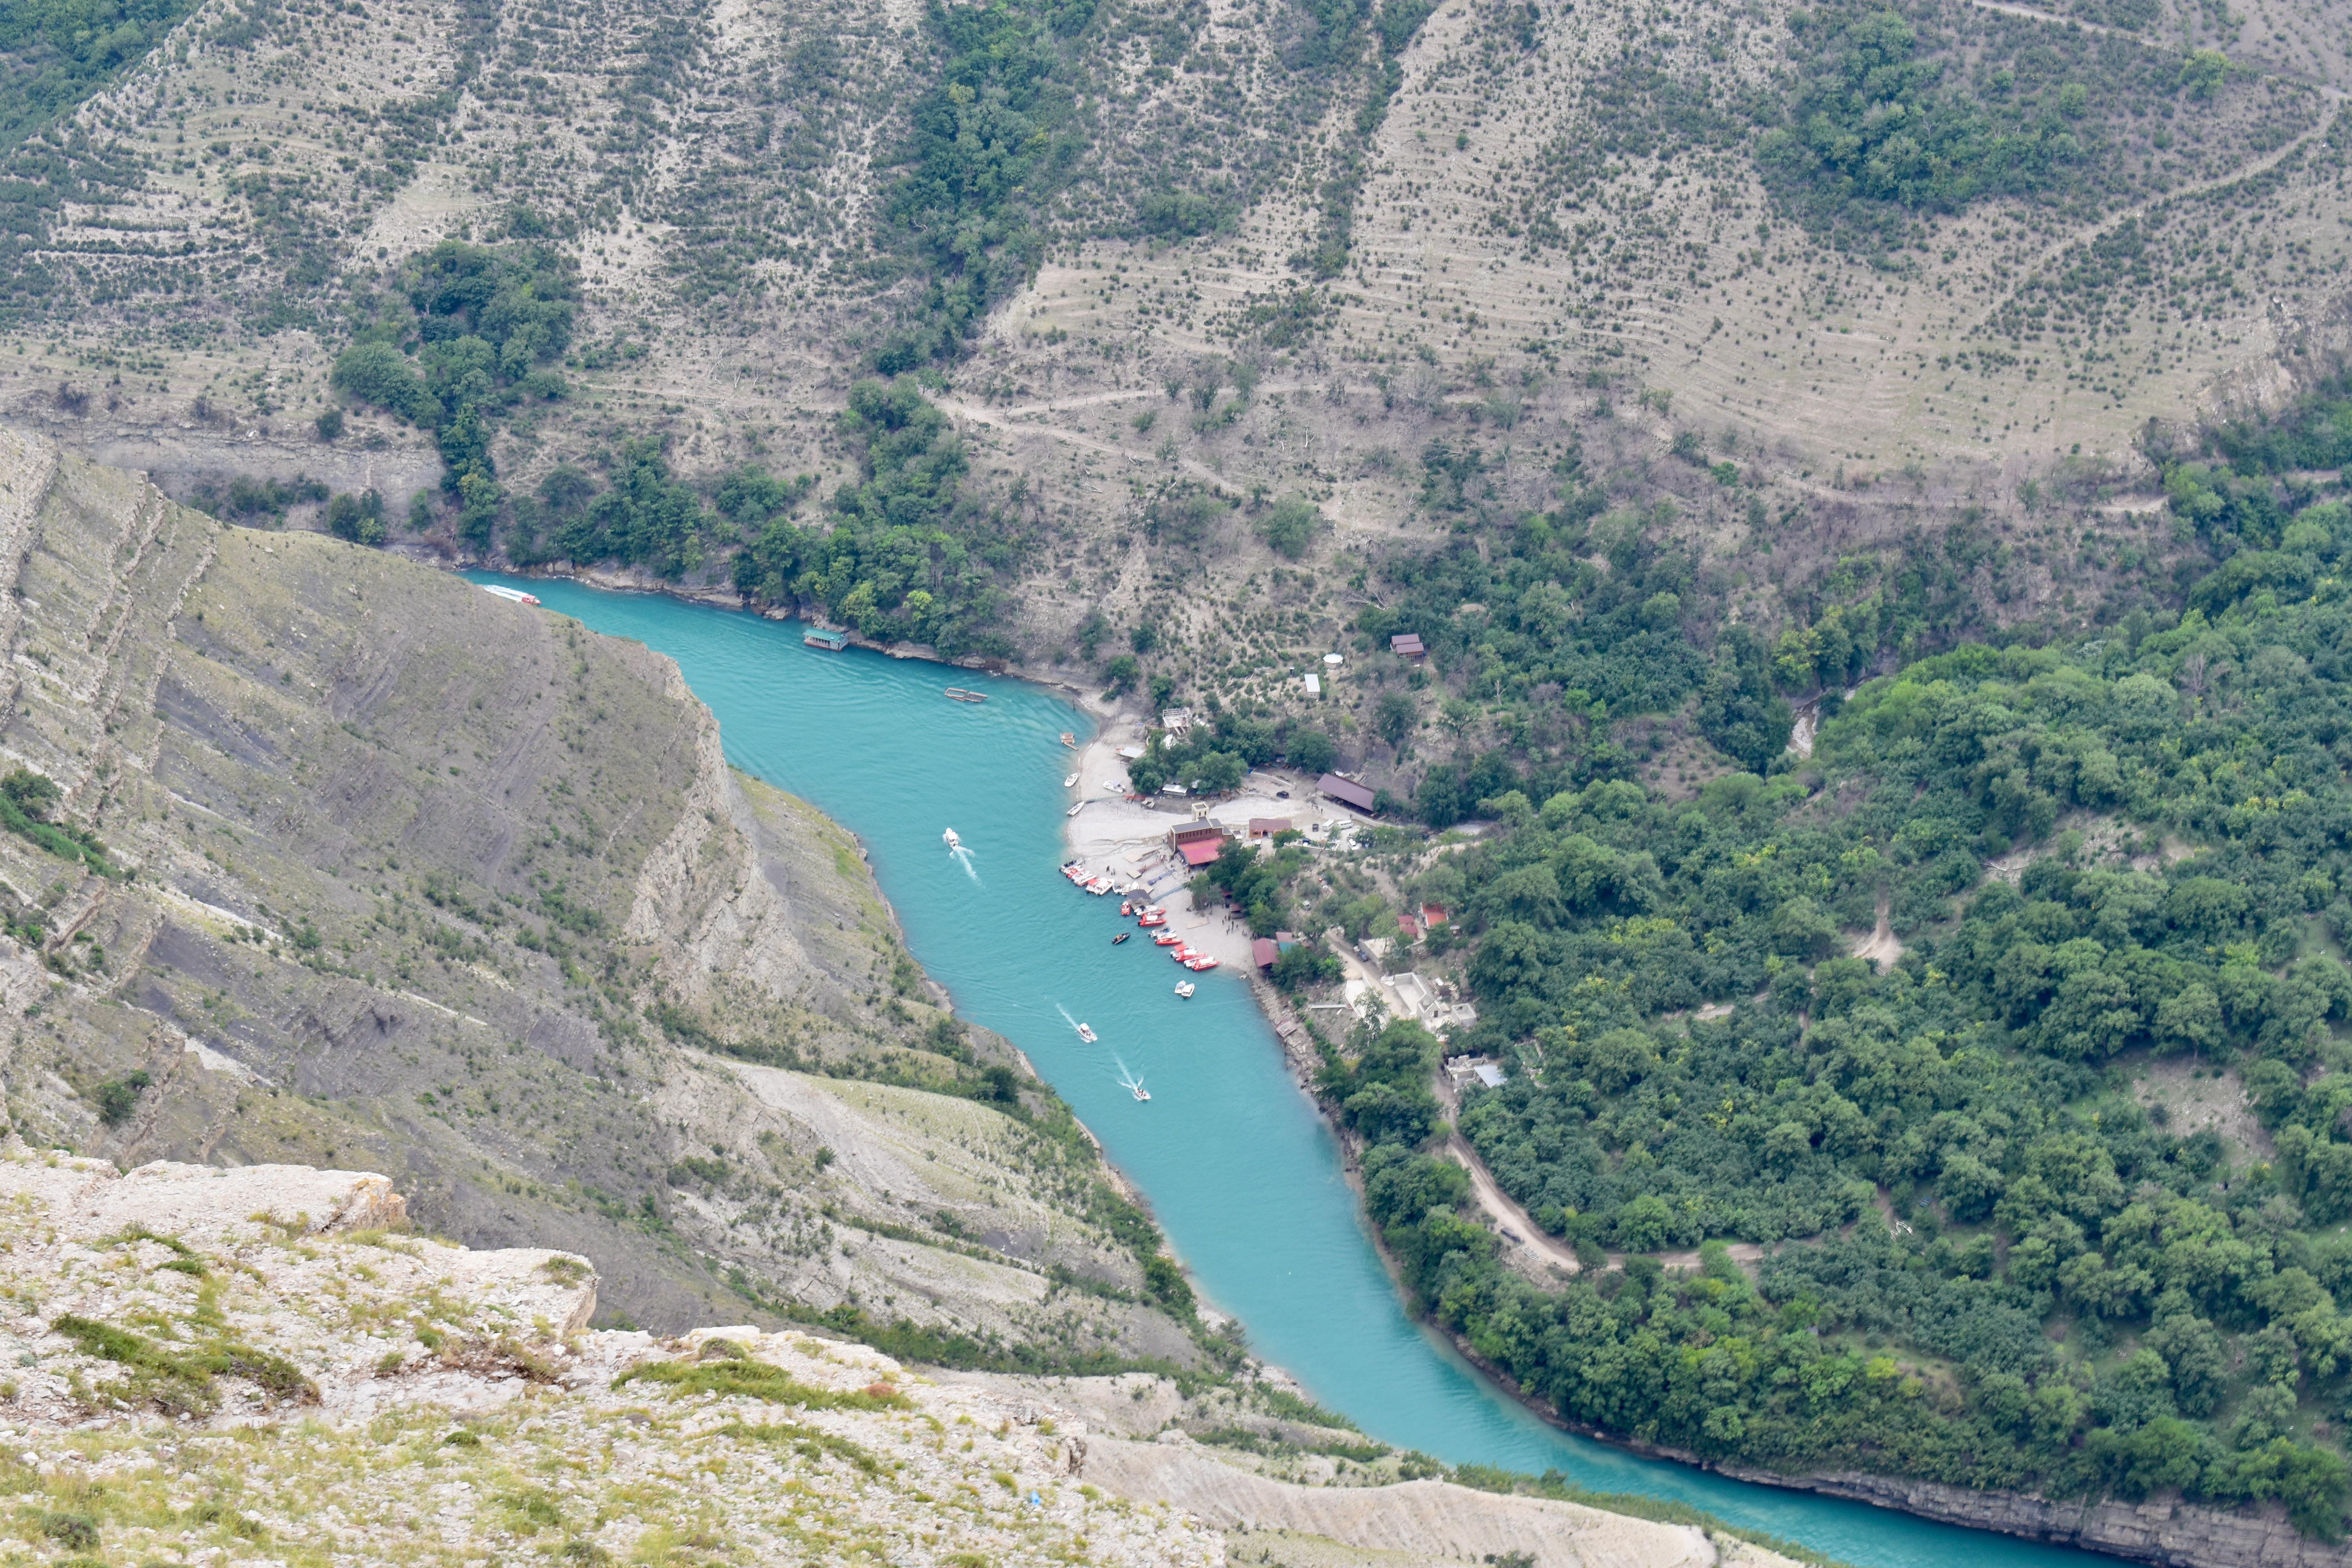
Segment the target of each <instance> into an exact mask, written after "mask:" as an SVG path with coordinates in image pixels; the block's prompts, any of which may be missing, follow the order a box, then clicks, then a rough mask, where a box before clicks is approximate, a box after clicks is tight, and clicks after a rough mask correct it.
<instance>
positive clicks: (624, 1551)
mask: <svg viewBox="0 0 2352 1568" xmlns="http://www.w3.org/2000/svg"><path fill="white" fill-rule="evenodd" d="M400 1203H401V1200H400V1198H399V1197H398V1196H397V1195H395V1194H394V1192H393V1189H392V1186H391V1184H389V1183H388V1182H387V1181H386V1180H385V1179H384V1178H383V1177H382V1176H380V1175H373V1174H369V1173H358V1172H350V1171H320V1170H313V1169H310V1168H306V1167H300V1166H290V1165H257V1166H248V1167H246V1168H244V1169H242V1170H236V1171H222V1170H217V1169H207V1168H205V1167H200V1166H191V1165H181V1164H167V1163H157V1164H152V1165H146V1166H142V1167H140V1168H139V1169H137V1170H134V1171H132V1172H131V1173H129V1174H127V1175H118V1174H117V1173H115V1171H114V1170H113V1168H112V1167H110V1166H109V1165H107V1164H105V1163H102V1162H99V1161H95V1160H80V1159H72V1158H60V1157H57V1156H43V1155H38V1154H36V1153H34V1152H30V1151H28V1150H26V1148H25V1147H24V1146H23V1145H22V1144H15V1145H13V1146H11V1147H9V1148H8V1149H6V1150H5V1151H0V1301H5V1302H8V1303H11V1304H13V1308H14V1310H12V1311H9V1312H0V1347H5V1348H7V1349H10V1350H13V1351H14V1352H15V1358H14V1359H15V1362H16V1368H15V1370H14V1371H13V1373H12V1375H11V1377H10V1380H9V1381H7V1382H6V1383H5V1384H0V1420H5V1422H6V1423H7V1426H6V1441H5V1451H0V1484H5V1486H6V1487H7V1489H9V1491H10V1492H11V1494H12V1495H13V1496H14V1497H15V1498H16V1501H17V1503H18V1505H19V1508H20V1514H19V1517H20V1518H21V1519H23V1520H25V1521H28V1528H29V1529H31V1530H32V1531H34V1532H35V1533H36V1535H37V1537H38V1538H40V1539H43V1540H46V1541H48V1542H54V1543H56V1544H57V1545H58V1547H59V1548H61V1549H68V1550H71V1551H73V1552H76V1553H77V1554H79V1555H80V1556H81V1557H83V1558H84V1559H85V1560H87V1559H89V1558H91V1557H99V1556H100V1554H101V1553H103V1554H104V1555H103V1557H102V1560H105V1561H118V1560H119V1561H130V1560H132V1559H133V1558H134V1557H135V1558H137V1559H138V1560H141V1561H148V1560H158V1561H160V1560H170V1561H174V1562H192V1563H201V1562H206V1561H220V1560H225V1559H226V1560H238V1561H257V1560H259V1559H257V1558H256V1557H255V1556H254V1555H253V1553H254V1552H255V1550H256V1549H257V1548H259V1549H263V1550H266V1551H267V1552H268V1554H269V1555H270V1556H271V1557H277V1558H283V1559H296V1560H300V1561H305V1562H310V1561H323V1562H331V1563H349V1564H353V1565H354V1568H356V1565H358V1564H363V1563H391V1562H408V1561H412V1560H415V1561H435V1562H439V1561H460V1560H466V1561H472V1560H478V1559H480V1558H482V1557H484V1556H488V1557H489V1558H490V1559H492V1560H495V1561H500V1562H508V1561H553V1562H577V1563H604V1562H619V1561H629V1562H644V1563H661V1562H669V1563H687V1562H693V1563H704V1562H711V1561H719V1562H730V1563H738V1562H740V1563H759V1564H767V1563H779V1564H782V1563H791V1564H798V1563H806V1562H850V1561H860V1560H864V1559H866V1558H869V1557H870V1558H871V1559H873V1560H876V1561H888V1562H892V1563H907V1564H909V1565H918V1564H919V1565H923V1568H933V1565H939V1564H954V1565H963V1564H970V1563H979V1562H989V1563H998V1562H1023V1563H1031V1562H1063V1563H1099V1564H1119V1565H1127V1568H1143V1565H1147V1564H1166V1565H1168V1568H1213V1565H1214V1564H1219V1563H1226V1562H1229V1561H1246V1562H1250V1563H1268V1564H1271V1563H1276V1562H1280V1563H1297V1564H1300V1565H1301V1568H1304V1565H1305V1564H1307V1563H1314V1564H1317V1565H1318V1568H1342V1565H1348V1568H1370V1565H1371V1564H1375V1563H1378V1564H1383V1565H1385V1568H1419V1565H1423V1564H1429V1565H1435V1564H1447V1565H1458V1564H1470V1563H1477V1562H1479V1561H1480V1560H1481V1559H1484V1560H1485V1561H1486V1562H1494V1561H1497V1560H1499V1554H1508V1553H1513V1552H1517V1553H1521V1554H1523V1556H1522V1558H1521V1559H1520V1560H1521V1561H1524V1562H1527V1563H1532V1564H1538V1565H1540V1568H1708V1565H1712V1564H1714V1563H1718V1562H1723V1563H1752V1564H1754V1565H1755V1568H1786V1564H1785V1563H1784V1561H1783V1560H1781V1559H1779V1558H1774V1557H1771V1556H1769V1554H1768V1553H1763V1552H1757V1551H1756V1550H1755V1549H1753V1548H1751V1547H1748V1546H1746V1545H1745V1544H1743V1543H1740V1542H1730V1541H1726V1542H1711V1541H1709V1540H1708V1539H1707V1538H1706V1536H1705V1535H1703V1534H1702V1533H1701V1532H1700V1531H1696V1530H1694V1529H1691V1528H1689V1527H1686V1526H1674V1525H1664V1524H1654V1523H1648V1522H1645V1521H1639V1520H1633V1519H1626V1518H1622V1517H1619V1516H1616V1515H1612V1514H1607V1513H1602V1512H1600V1511H1599V1510H1593V1509H1588V1508H1580V1507H1576V1506H1573V1505H1570V1504H1566V1503H1554V1502H1544V1501H1538V1500H1530V1499H1526V1498H1503V1497H1496V1496H1492V1495H1490V1494H1486V1493H1483V1492H1475V1491H1471V1490H1468V1489H1465V1488H1461V1487H1455V1486H1450V1485H1444V1484H1441V1483H1437V1482H1432V1481H1419V1482H1413V1483H1411V1484H1408V1485H1403V1486H1369V1485H1355V1486H1347V1487H1332V1488H1317V1487H1305V1486H1297V1485H1287V1484H1284V1483H1281V1482H1276V1481H1272V1480H1268V1479H1265V1478H1263V1477H1261V1476H1258V1475H1254V1474H1251V1473H1248V1472H1247V1470H1246V1469H1245V1468H1237V1467H1236V1466H1234V1465H1228V1464H1226V1463H1223V1462H1221V1460H1220V1458H1218V1457H1217V1455H1216V1452H1215V1451H1213V1450H1210V1449H1206V1448H1203V1447H1199V1446H1197V1445H1194V1444H1192V1442H1190V1441H1189V1440H1186V1439H1184V1438H1183V1437H1182V1436H1181V1433H1180V1434H1173V1435H1171V1440H1170V1441H1166V1442H1160V1443H1141V1442H1135V1441H1131V1440H1128V1439H1123V1438H1121V1437H1118V1436H1109V1435H1107V1434H1105V1433H1103V1432H1102V1431H1101V1430H1100V1429H1099V1428H1098V1427H1097V1426H1096V1425H1095V1423H1094V1421H1093V1419H1092V1417H1091V1412H1092V1411H1093V1409H1094V1408H1095V1407H1097V1406H1099V1405H1110V1404H1112V1403H1114V1399H1115V1398H1116V1401H1117V1403H1120V1404H1128V1405H1132V1404H1133V1403H1134V1402H1131V1401H1127V1400H1125V1399H1124V1397H1123V1396H1115V1395H1114V1394H1113V1391H1112V1390H1110V1389H1108V1388H1099V1387H1094V1386H1091V1385H1094V1384H1107V1383H1109V1382H1110V1381H1111V1380H1108V1379H1082V1380H1078V1381H1077V1384H1075V1385H1074V1384H1068V1383H1063V1382H1056V1383H1053V1384H1030V1383H1026V1382H1023V1381H1020V1380H1015V1379H1010V1378H992V1377H985V1376H971V1375H967V1376H962V1377H958V1378H954V1379H951V1380H948V1381H944V1382H933V1381H931V1380H930V1379H929V1378H926V1377H923V1376H919V1375H916V1374H914V1373H910V1372H909V1370H908V1368H906V1367H903V1366H901V1365H900V1364H899V1363H898V1362H896V1361H894V1360H892V1359H890V1358H889V1357H887V1356H884V1355H882V1354H880V1353H878V1352H875V1351H872V1350H869V1349H867V1348H866V1347H865V1346H862V1345H854V1344H845V1343H842V1342H837V1341H834V1340H830V1339H825V1338H819V1337H813V1336H812V1335H810V1334H808V1333H806V1332H804V1331H792V1332H788V1333H781V1334H776V1333H765V1332H762V1331H761V1330H760V1329H758V1328H756V1327H753V1326H748V1325H747V1326H742V1327H732V1328H700V1329H696V1330H693V1331H688V1332H686V1333H683V1334H680V1335H677V1336H676V1337H673V1338H666V1339H656V1337H654V1336H653V1335H650V1334H647V1333H644V1332H639V1331H593V1330H588V1329H587V1328H586V1327H585V1324H586V1321H587V1318H588V1316H589V1313H590V1312H591V1310H593V1302H594V1299H595V1286H596V1280H595V1277H594V1274H593V1270H592V1268H590V1266H589V1264H588V1262H587V1260H586V1259H584V1258H579V1257H576V1256H574V1255H571V1254H567V1253H562V1252H555V1251H550V1250H547V1249H544V1248H536V1247H534V1248H528V1249H508V1250H499V1251H474V1250H469V1249H467V1248H465V1247H457V1246H453V1245H451V1244H449V1243H446V1242H440V1241H435V1240H430V1239H427V1238H425V1237H419V1236H415V1235H413V1234H409V1233H407V1232H405V1231H404V1229H402V1228H401V1227H400V1226H399V1225H398V1223H397V1222H398V1220H399V1217H400ZM1147 1381H1150V1380H1147ZM1064 1394H1067V1395H1068V1397H1063V1395H1064ZM354 1477H363V1478H364V1483H363V1484H361V1485H353V1484H352V1478H354ZM1228 1532H1231V1533H1228ZM1718 1547H1720V1548H1721V1550H1720V1551H1718ZM118 1553H119V1554H120V1555H119V1556H118V1555H117V1554H118ZM1490 1554H1495V1555H1490Z"/></svg>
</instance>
